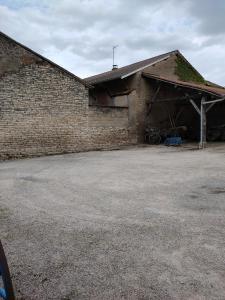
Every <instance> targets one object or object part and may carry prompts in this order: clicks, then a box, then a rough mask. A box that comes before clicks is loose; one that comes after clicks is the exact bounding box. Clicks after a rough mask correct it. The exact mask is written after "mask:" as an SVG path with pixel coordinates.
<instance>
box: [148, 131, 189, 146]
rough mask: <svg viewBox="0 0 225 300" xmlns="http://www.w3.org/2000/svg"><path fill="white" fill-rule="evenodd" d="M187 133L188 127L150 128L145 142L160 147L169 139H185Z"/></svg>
mask: <svg viewBox="0 0 225 300" xmlns="http://www.w3.org/2000/svg"><path fill="white" fill-rule="evenodd" d="M186 132H187V127H186V126H179V127H173V128H167V129H159V128H156V127H150V128H146V129H145V142H146V143H148V144H153V145H158V144H160V143H163V142H165V140H166V139H167V138H173V137H181V139H182V138H185V135H186Z"/></svg>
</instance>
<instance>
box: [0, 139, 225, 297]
mask: <svg viewBox="0 0 225 300" xmlns="http://www.w3.org/2000/svg"><path fill="white" fill-rule="evenodd" d="M0 237H1V240H2V243H3V244H4V247H5V251H6V254H7V258H8V262H9V266H10V269H11V273H12V277H13V282H14V286H15V291H16V294H17V298H18V299H42V300H43V299H65V300H66V299H96V300H97V299H98V300H101V299H107V300H109V299H141V300H147V299H166V300H170V299H191V300H193V299H194V300H200V299H201V300H202V299H225V145H219V146H214V147H211V148H209V149H206V150H204V151H196V150H193V149H192V148H183V147H181V148H167V147H164V146H156V147H145V148H129V149H126V150H119V151H109V152H88V153H79V154H70V155H61V156H49V157H44V158H34V159H24V160H18V161H8V162H2V163H0Z"/></svg>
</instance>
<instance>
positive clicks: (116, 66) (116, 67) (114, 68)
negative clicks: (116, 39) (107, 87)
mask: <svg viewBox="0 0 225 300" xmlns="http://www.w3.org/2000/svg"><path fill="white" fill-rule="evenodd" d="M117 47H119V45H115V46H113V47H112V49H113V67H112V70H116V69H118V65H115V50H116V48H117Z"/></svg>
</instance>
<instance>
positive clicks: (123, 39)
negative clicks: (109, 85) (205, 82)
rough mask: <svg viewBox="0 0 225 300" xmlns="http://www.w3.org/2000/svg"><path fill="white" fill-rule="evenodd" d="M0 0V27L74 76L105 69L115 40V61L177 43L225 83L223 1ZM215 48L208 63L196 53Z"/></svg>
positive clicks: (126, 60) (164, 49)
mask: <svg viewBox="0 0 225 300" xmlns="http://www.w3.org/2000/svg"><path fill="white" fill-rule="evenodd" d="M28 2H29V3H28ZM1 3H2V1H1V0H0V27H1V28H2V30H3V31H5V32H6V33H8V34H9V35H11V36H12V37H14V38H15V39H17V40H18V41H20V42H22V43H25V44H26V45H27V46H29V47H31V48H33V49H34V50H36V51H38V52H40V53H41V54H43V55H45V56H47V57H49V58H50V59H53V60H55V61H56V62H57V63H60V64H63V66H64V67H65V68H68V69H70V70H71V71H74V72H75V73H76V74H77V75H78V76H88V75H91V74H94V73H95V72H101V71H105V70H108V69H109V68H110V66H111V60H112V59H111V57H112V46H113V45H114V44H119V45H120V46H119V48H118V49H117V52H116V60H117V63H118V64H119V65H125V64H127V63H132V62H134V61H137V60H139V59H145V58H148V57H150V56H152V55H157V54H159V53H163V52H167V51H170V50H174V49H177V48H178V49H180V50H181V51H183V52H184V54H185V55H187V57H188V59H189V60H190V61H191V62H192V61H193V62H194V64H195V66H196V67H197V69H199V70H200V71H202V72H203V75H204V74H206V75H207V76H209V75H210V74H211V75H212V78H209V79H211V80H218V82H219V83H223V82H224V83H225V75H224V72H223V69H224V65H223V63H219V66H218V65H217V63H218V60H219V61H224V55H225V54H224V53H223V51H222V50H223V49H224V47H225V38H224V30H225V24H224V22H225V20H224V19H225V18H224V17H223V16H224V12H225V10H224V7H225V2H224V0H217V1H211V0H204V1H203V0H199V1H194V0H183V1H180V0H158V1H155V0H114V1H107V2H106V1H105V0H81V1H79V0H76V1H74V0H54V1H47V0H39V1H37V0H35V1H28V0H14V1H12V0H4V5H3V4H1ZM31 3H32V4H31ZM211 3H213V6H212V5H211ZM212 12H213V13H212ZM215 46H216V48H215ZM215 49H217V56H218V60H217V61H215V62H214V61H213V60H212V62H211V63H210V66H209V67H207V64H206V62H205V61H203V60H202V59H201V58H200V56H202V57H203V56H204V57H212V58H213V57H214V56H215V53H214V52H215ZM221 49H222V50H221ZM206 53H207V54H206ZM198 57H199V58H198ZM212 66H214V69H213V67H212ZM220 70H221V71H220ZM218 74H220V77H219V75H218ZM209 77H210V76H209Z"/></svg>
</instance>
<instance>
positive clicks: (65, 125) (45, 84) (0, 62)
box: [0, 33, 129, 159]
mask: <svg viewBox="0 0 225 300" xmlns="http://www.w3.org/2000/svg"><path fill="white" fill-rule="evenodd" d="M89 88H90V85H89V84H88V83H86V82H85V81H84V80H82V79H80V78H78V77H77V76H75V75H74V74H72V73H70V72H68V71H67V70H65V69H63V68H62V67H60V66H58V65H56V64H55V63H53V62H51V61H50V60H48V59H46V58H45V57H43V56H41V55H39V54H38V53H35V52H34V51H32V50H31V49H29V48H27V47H25V46H24V45H22V44H20V43H18V42H16V41H14V40H13V39H11V38H10V37H8V36H6V35H5V34H3V33H0V159H4V158H13V157H26V156H38V155H45V154H56V153H69V152H78V151H88V150H93V149H107V148H111V147H117V146H118V145H123V144H128V143H129V139H128V126H127V122H128V117H127V115H128V109H127V107H126V108H113V109H112V108H101V109H99V108H98V107H97V108H96V107H94V106H92V107H89V95H88V93H89Z"/></svg>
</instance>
